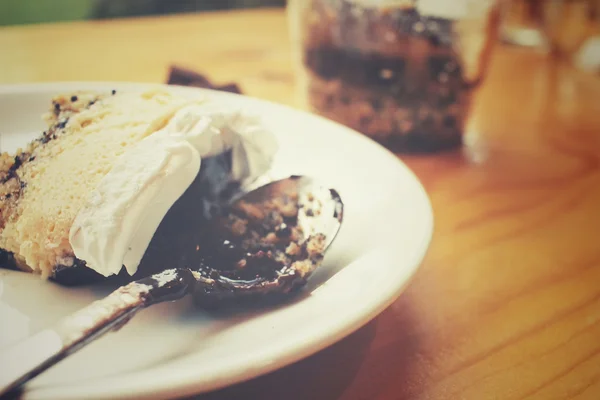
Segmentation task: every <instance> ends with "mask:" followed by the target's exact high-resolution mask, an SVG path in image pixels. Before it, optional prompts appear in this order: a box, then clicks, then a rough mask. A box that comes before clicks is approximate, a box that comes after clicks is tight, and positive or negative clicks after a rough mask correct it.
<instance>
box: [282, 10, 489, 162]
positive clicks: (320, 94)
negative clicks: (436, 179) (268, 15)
mask: <svg viewBox="0 0 600 400" xmlns="http://www.w3.org/2000/svg"><path fill="white" fill-rule="evenodd" d="M288 15H289V21H290V24H291V33H292V40H293V41H294V46H295V50H296V51H295V55H296V58H297V60H296V61H297V64H296V65H297V66H298V67H299V78H300V86H299V87H300V90H301V91H302V103H303V106H304V107H306V108H308V109H309V110H310V111H312V112H315V113H318V114H320V115H322V116H324V117H327V118H329V119H331V120H334V121H337V122H340V123H342V124H344V125H347V126H349V127H351V128H353V129H355V130H357V131H359V132H362V133H364V134H365V135H368V136H369V137H371V138H373V139H374V140H376V141H378V142H380V143H381V144H383V145H384V146H386V147H388V148H389V149H391V150H393V151H396V152H423V151H424V152H428V151H437V150H442V149H448V148H453V147H457V146H460V145H461V143H462V138H463V133H464V130H465V124H466V122H467V120H468V116H469V111H470V109H471V100H472V96H473V93H474V90H475V89H476V88H477V87H478V86H480V84H481V82H482V80H483V78H484V76H485V72H486V70H487V64H488V61H489V58H490V53H491V49H492V46H493V44H494V43H495V39H496V36H497V31H498V15H499V13H498V7H497V1H495V0H477V1H475V0H456V1H451V2H450V1H447V0H416V1H414V0H413V1H408V0H395V1H394V0H290V1H289V2H288Z"/></svg>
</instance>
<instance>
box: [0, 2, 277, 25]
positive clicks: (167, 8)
mask: <svg viewBox="0 0 600 400" xmlns="http://www.w3.org/2000/svg"><path fill="white" fill-rule="evenodd" d="M285 2H286V0H0V26H6V25H19V24H32V23H44V22H58V21H77V20H84V19H105V18H119V17H135V16H146V15H163V14H175V13H184V12H200V11H211V10H227V9H236V8H257V7H284V6H285Z"/></svg>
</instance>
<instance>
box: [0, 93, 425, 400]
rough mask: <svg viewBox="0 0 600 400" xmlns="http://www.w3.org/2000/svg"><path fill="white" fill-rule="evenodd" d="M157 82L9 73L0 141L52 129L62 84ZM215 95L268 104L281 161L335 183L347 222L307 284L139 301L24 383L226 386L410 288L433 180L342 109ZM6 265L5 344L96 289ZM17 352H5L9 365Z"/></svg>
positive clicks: (73, 394) (2, 289) (94, 389)
mask: <svg viewBox="0 0 600 400" xmlns="http://www.w3.org/2000/svg"><path fill="white" fill-rule="evenodd" d="M148 87H149V85H138V84H123V83H114V84H108V83H56V84H42V85H18V86H0V133H1V136H0V148H1V149H2V150H3V151H8V150H10V151H12V150H13V149H15V148H16V147H18V146H19V145H22V144H24V143H26V142H27V141H28V140H30V139H31V138H32V137H34V136H35V135H37V133H38V132H41V130H42V129H43V124H42V121H41V118H40V115H41V113H43V112H45V111H46V109H47V108H48V106H49V104H50V98H51V96H52V95H54V94H56V93H59V92H63V91H66V92H68V91H71V90H78V89H100V90H111V89H117V90H140V89H144V88H145V89H147V88H148ZM170 90H177V91H180V92H181V93H183V94H185V95H187V96H198V95H209V96H215V97H216V98H217V99H220V100H224V101H227V102H229V103H230V104H231V106H232V107H241V108H243V109H245V110H247V111H249V112H253V113H255V114H258V115H260V116H261V117H262V118H263V120H264V121H265V123H266V124H267V125H268V126H269V127H270V129H272V131H273V132H275V134H276V135H277V138H278V140H279V145H280V152H279V154H278V157H277V159H276V162H275V166H274V171H275V172H276V173H277V174H278V175H286V174H306V175H311V176H315V177H318V178H319V179H320V180H322V181H323V182H325V183H326V184H328V185H329V186H330V187H333V188H335V189H337V190H338V192H339V193H340V194H341V196H342V199H343V201H344V203H345V210H344V223H343V226H342V229H341V231H340V233H339V235H338V237H337V239H336V241H335V242H334V245H333V247H332V248H331V250H330V252H329V253H328V254H327V256H326V259H325V262H324V264H323V266H322V267H321V268H320V270H318V271H317V273H316V274H315V275H314V276H313V278H312V279H311V281H310V283H309V285H308V286H307V287H306V289H305V291H306V293H307V295H306V296H301V297H300V298H299V299H298V300H296V301H294V302H293V303H291V304H287V305H285V306H284V307H279V308H277V309H274V310H268V311H263V312H253V313H252V314H248V313H246V314H241V315H239V314H229V315H220V316H210V315H208V314H206V313H204V312H200V311H198V310H195V309H194V308H193V307H192V305H191V304H190V302H189V301H185V300H184V301H180V302H175V303H169V304H161V305H157V306H155V307H152V308H149V309H147V310H144V311H142V312H141V313H140V314H138V315H137V316H136V317H135V318H134V319H133V320H132V321H131V322H130V323H129V324H128V325H126V326H125V327H124V328H123V329H122V330H120V331H119V332H116V333H110V334H107V335H105V336H104V337H102V338H101V339H99V340H98V341H96V342H94V343H92V344H91V345H89V346H88V347H86V348H84V349H83V350H81V351H80V352H78V353H76V354H74V355H73V356H71V357H69V358H68V359H66V360H64V361H62V362H61V363H59V364H58V365H56V366H55V367H53V368H51V369H50V370H48V371H47V372H45V373H44V374H42V375H40V376H39V377H38V378H36V379H35V380H33V381H32V382H31V383H30V384H29V385H27V390H26V393H25V396H24V398H26V399H50V398H53V399H63V400H66V399H82V398H86V399H95V398H136V399H137V398H142V397H143V398H161V399H164V398H169V397H176V396H184V395H189V394H192V393H199V392H204V391H208V390H212V389H217V388H220V387H223V386H225V385H229V384H232V383H236V382H240V381H243V380H247V379H250V378H252V377H255V376H258V375H261V374H264V373H267V372H270V371H272V370H275V369H277V368H280V367H282V366H284V365H287V364H290V363H292V362H294V361H297V360H299V359H301V358H303V357H306V356H308V355H310V354H312V353H314V352H316V351H318V350H320V349H322V348H324V347H326V346H328V345H330V344H332V343H334V342H336V341H338V340H339V339H341V338H343V337H344V336H346V335H348V334H350V333H351V332H353V331H355V330H356V329H358V328H359V327H361V326H362V325H364V324H366V323H367V322H368V321H369V320H371V319H372V318H374V317H375V316H376V315H377V314H378V313H380V312H381V311H383V310H384V309H385V308H386V307H387V306H388V305H390V303H392V302H393V301H394V300H395V299H396V298H397V297H398V296H399V295H400V293H401V292H402V290H403V288H404V287H405V286H406V284H407V282H408V280H409V278H410V277H411V276H412V275H413V273H414V272H415V270H416V269H417V267H418V265H419V264H420V262H421V260H422V258H423V257H424V255H425V252H426V250H427V247H428V245H429V242H430V239H431V235H432V228H433V217H432V212H431V208H430V203H429V200H428V198H427V195H426V193H425V191H424V190H423V188H422V186H421V185H420V184H419V182H418V180H417V179H416V178H415V176H414V175H413V174H412V173H411V172H410V171H409V169H408V168H407V167H406V166H404V165H403V164H402V163H401V162H400V161H399V160H398V159H397V158H396V157H395V156H394V155H393V154H391V153H389V152H388V151H386V150H384V149H383V148H382V147H380V146H379V145H376V144H375V143H374V142H372V141H371V140H369V139H367V138H366V137H364V136H362V135H360V134H358V133H356V132H354V131H352V130H350V129H348V128H345V127H343V126H341V125H338V124H336V123H333V122H330V121H327V120H325V119H322V118H319V117H317V116H313V115H310V114H308V113H304V112H300V111H297V110H294V109H291V108H288V107H284V106H280V105H276V104H272V103H269V102H265V101H261V100H257V99H252V98H248V97H244V96H238V95H231V94H227V93H216V92H211V91H204V90H198V89H190V88H178V87H171V88H170ZM102 293H104V292H103V290H101V289H99V288H85V289H81V288H79V289H67V288H63V287H59V286H57V285H55V284H53V283H49V282H43V281H41V280H40V279H39V278H38V277H37V276H32V275H29V274H25V273H20V272H14V271H7V270H0V348H2V347H4V346H6V345H9V344H12V343H14V342H15V341H18V340H19V339H21V338H23V337H25V336H27V335H29V334H31V333H33V332H35V331H37V330H39V329H40V328H42V327H45V326H47V325H49V324H51V323H52V322H53V321H56V320H57V319H58V318H59V317H61V316H64V315H66V314H68V313H70V312H73V311H75V310H77V309H79V308H81V307H83V306H85V305H86V304H88V303H90V302H91V301H92V300H94V299H96V298H99V297H100V296H101V295H102ZM5 367H6V366H2V368H5Z"/></svg>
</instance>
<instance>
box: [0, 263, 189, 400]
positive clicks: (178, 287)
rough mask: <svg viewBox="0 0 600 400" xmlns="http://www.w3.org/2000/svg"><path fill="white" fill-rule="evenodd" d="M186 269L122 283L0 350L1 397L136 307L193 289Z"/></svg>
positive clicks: (130, 314)
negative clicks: (112, 290) (101, 296)
mask: <svg viewBox="0 0 600 400" xmlns="http://www.w3.org/2000/svg"><path fill="white" fill-rule="evenodd" d="M191 282H193V277H192V275H191V272H190V271H188V270H174V269H172V270H167V271H164V272H162V273H160V274H156V275H153V276H151V277H149V278H145V279H142V280H139V281H135V282H131V283H129V284H128V285H125V286H122V287H120V288H118V289H117V290H115V291H114V292H112V293H111V294H109V295H108V296H107V297H104V298H103V299H100V300H97V301H95V302H93V303H92V304H90V305H88V306H87V307H85V308H83V309H81V310H79V311H76V312H75V313H73V314H71V315H69V316H67V317H65V318H63V319H62V320H60V321H59V322H58V323H57V324H56V325H54V326H52V327H51V328H47V329H44V330H42V331H40V332H38V333H37V334H35V335H33V336H30V337H28V338H27V339H24V340H23V341H21V342H19V343H17V344H15V345H13V346H12V347H9V348H8V349H6V350H4V351H3V352H2V353H0V366H5V367H3V368H0V396H3V395H5V394H7V393H9V392H12V391H15V390H16V389H18V388H19V387H21V386H22V385H23V384H25V383H26V382H28V381H30V380H31V379H33V378H35V377H36V376H38V375H39V374H41V373H42V372H44V371H45V370H47V369H48V368H50V367H51V366H53V365H55V364H56V363H58V362H59V361H61V360H62V359H64V358H65V357H67V356H69V355H70V354H72V353H74V352H76V351H77V350H79V349H81V348H83V347H84V346H86V345H87V344H89V343H91V342H92V341H93V340H94V339H97V338H98V337H100V336H102V335H103V334H105V333H106V332H109V331H111V330H118V329H119V328H121V327H122V326H123V325H125V324H126V323H127V322H128V321H129V320H130V319H131V318H132V317H133V316H134V315H135V313H136V312H137V311H139V310H141V309H143V308H145V307H148V306H150V305H152V304H156V303H160V302H164V301H171V300H177V299H179V298H181V297H183V296H185V295H186V294H187V293H188V292H189V290H191Z"/></svg>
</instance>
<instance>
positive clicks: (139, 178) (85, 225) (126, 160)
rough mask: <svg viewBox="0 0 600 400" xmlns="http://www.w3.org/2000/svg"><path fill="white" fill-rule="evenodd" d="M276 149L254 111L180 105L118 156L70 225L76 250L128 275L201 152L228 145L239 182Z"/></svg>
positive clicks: (98, 267) (96, 266)
mask: <svg viewBox="0 0 600 400" xmlns="http://www.w3.org/2000/svg"><path fill="white" fill-rule="evenodd" d="M276 149H277V144H276V141H275V138H274V136H272V134H271V133H270V132H268V131H267V130H265V128H264V127H263V126H262V125H261V124H260V122H259V121H258V120H257V119H255V118H251V117H248V116H244V115H242V114H241V113H237V112H235V113H232V112H231V111H225V110H224V108H223V107H219V106H217V105H214V104H210V103H206V104H202V103H201V104H192V105H189V106H186V107H184V108H182V109H180V110H178V111H177V112H176V113H175V115H174V116H173V117H172V118H171V119H170V121H169V122H168V123H167V125H166V126H165V127H164V128H162V129H160V130H158V131H156V132H155V133H153V134H151V135H150V136H148V137H146V138H144V139H143V140H141V141H140V142H139V143H137V144H136V145H135V146H133V147H132V148H131V149H129V150H127V151H126V152H125V153H124V154H123V155H122V156H121V157H119V158H118V160H117V162H116V163H115V165H113V167H112V169H111V170H110V171H109V172H108V173H107V174H106V175H105V176H104V177H103V178H102V179H101V181H100V183H99V184H98V185H97V187H96V188H95V190H94V191H93V192H92V193H91V194H90V195H89V197H88V199H87V202H86V204H85V205H84V206H83V207H82V208H81V210H80V211H79V212H78V214H77V216H76V218H75V220H74V222H73V225H72V226H71V230H70V232H69V241H70V244H71V247H72V248H73V252H74V254H75V256H76V257H77V258H79V259H81V260H85V262H86V265H87V267H88V268H91V269H93V270H95V271H96V272H98V273H99V274H101V275H103V276H110V275H114V274H118V273H119V272H120V270H121V268H122V266H123V265H124V266H125V268H126V270H127V272H128V273H129V274H130V275H133V274H134V273H135V272H136V271H137V269H138V266H139V264H140V262H141V260H142V257H143V256H144V253H145V252H146V249H147V248H148V246H149V244H150V241H151V240H152V237H153V236H154V233H155V232H156V230H157V229H158V226H159V225H160V223H161V221H162V219H163V218H164V216H165V215H166V214H167V212H168V211H169V209H170V208H171V206H172V205H173V204H174V203H175V202H176V201H177V200H178V199H179V198H180V197H181V196H182V195H183V193H184V192H185V191H186V190H187V188H188V187H189V186H190V185H191V184H192V182H193V181H194V179H195V178H196V176H197V175H198V172H199V171H200V167H201V164H202V158H205V157H210V156H214V155H218V154H221V153H223V152H224V151H227V150H231V152H232V171H231V176H230V180H232V181H239V182H242V183H244V182H248V181H249V180H252V179H255V178H257V177H258V176H260V175H262V174H264V173H265V172H266V171H267V170H268V169H269V168H270V166H271V163H272V160H273V157H274V154H275V152H276Z"/></svg>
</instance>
